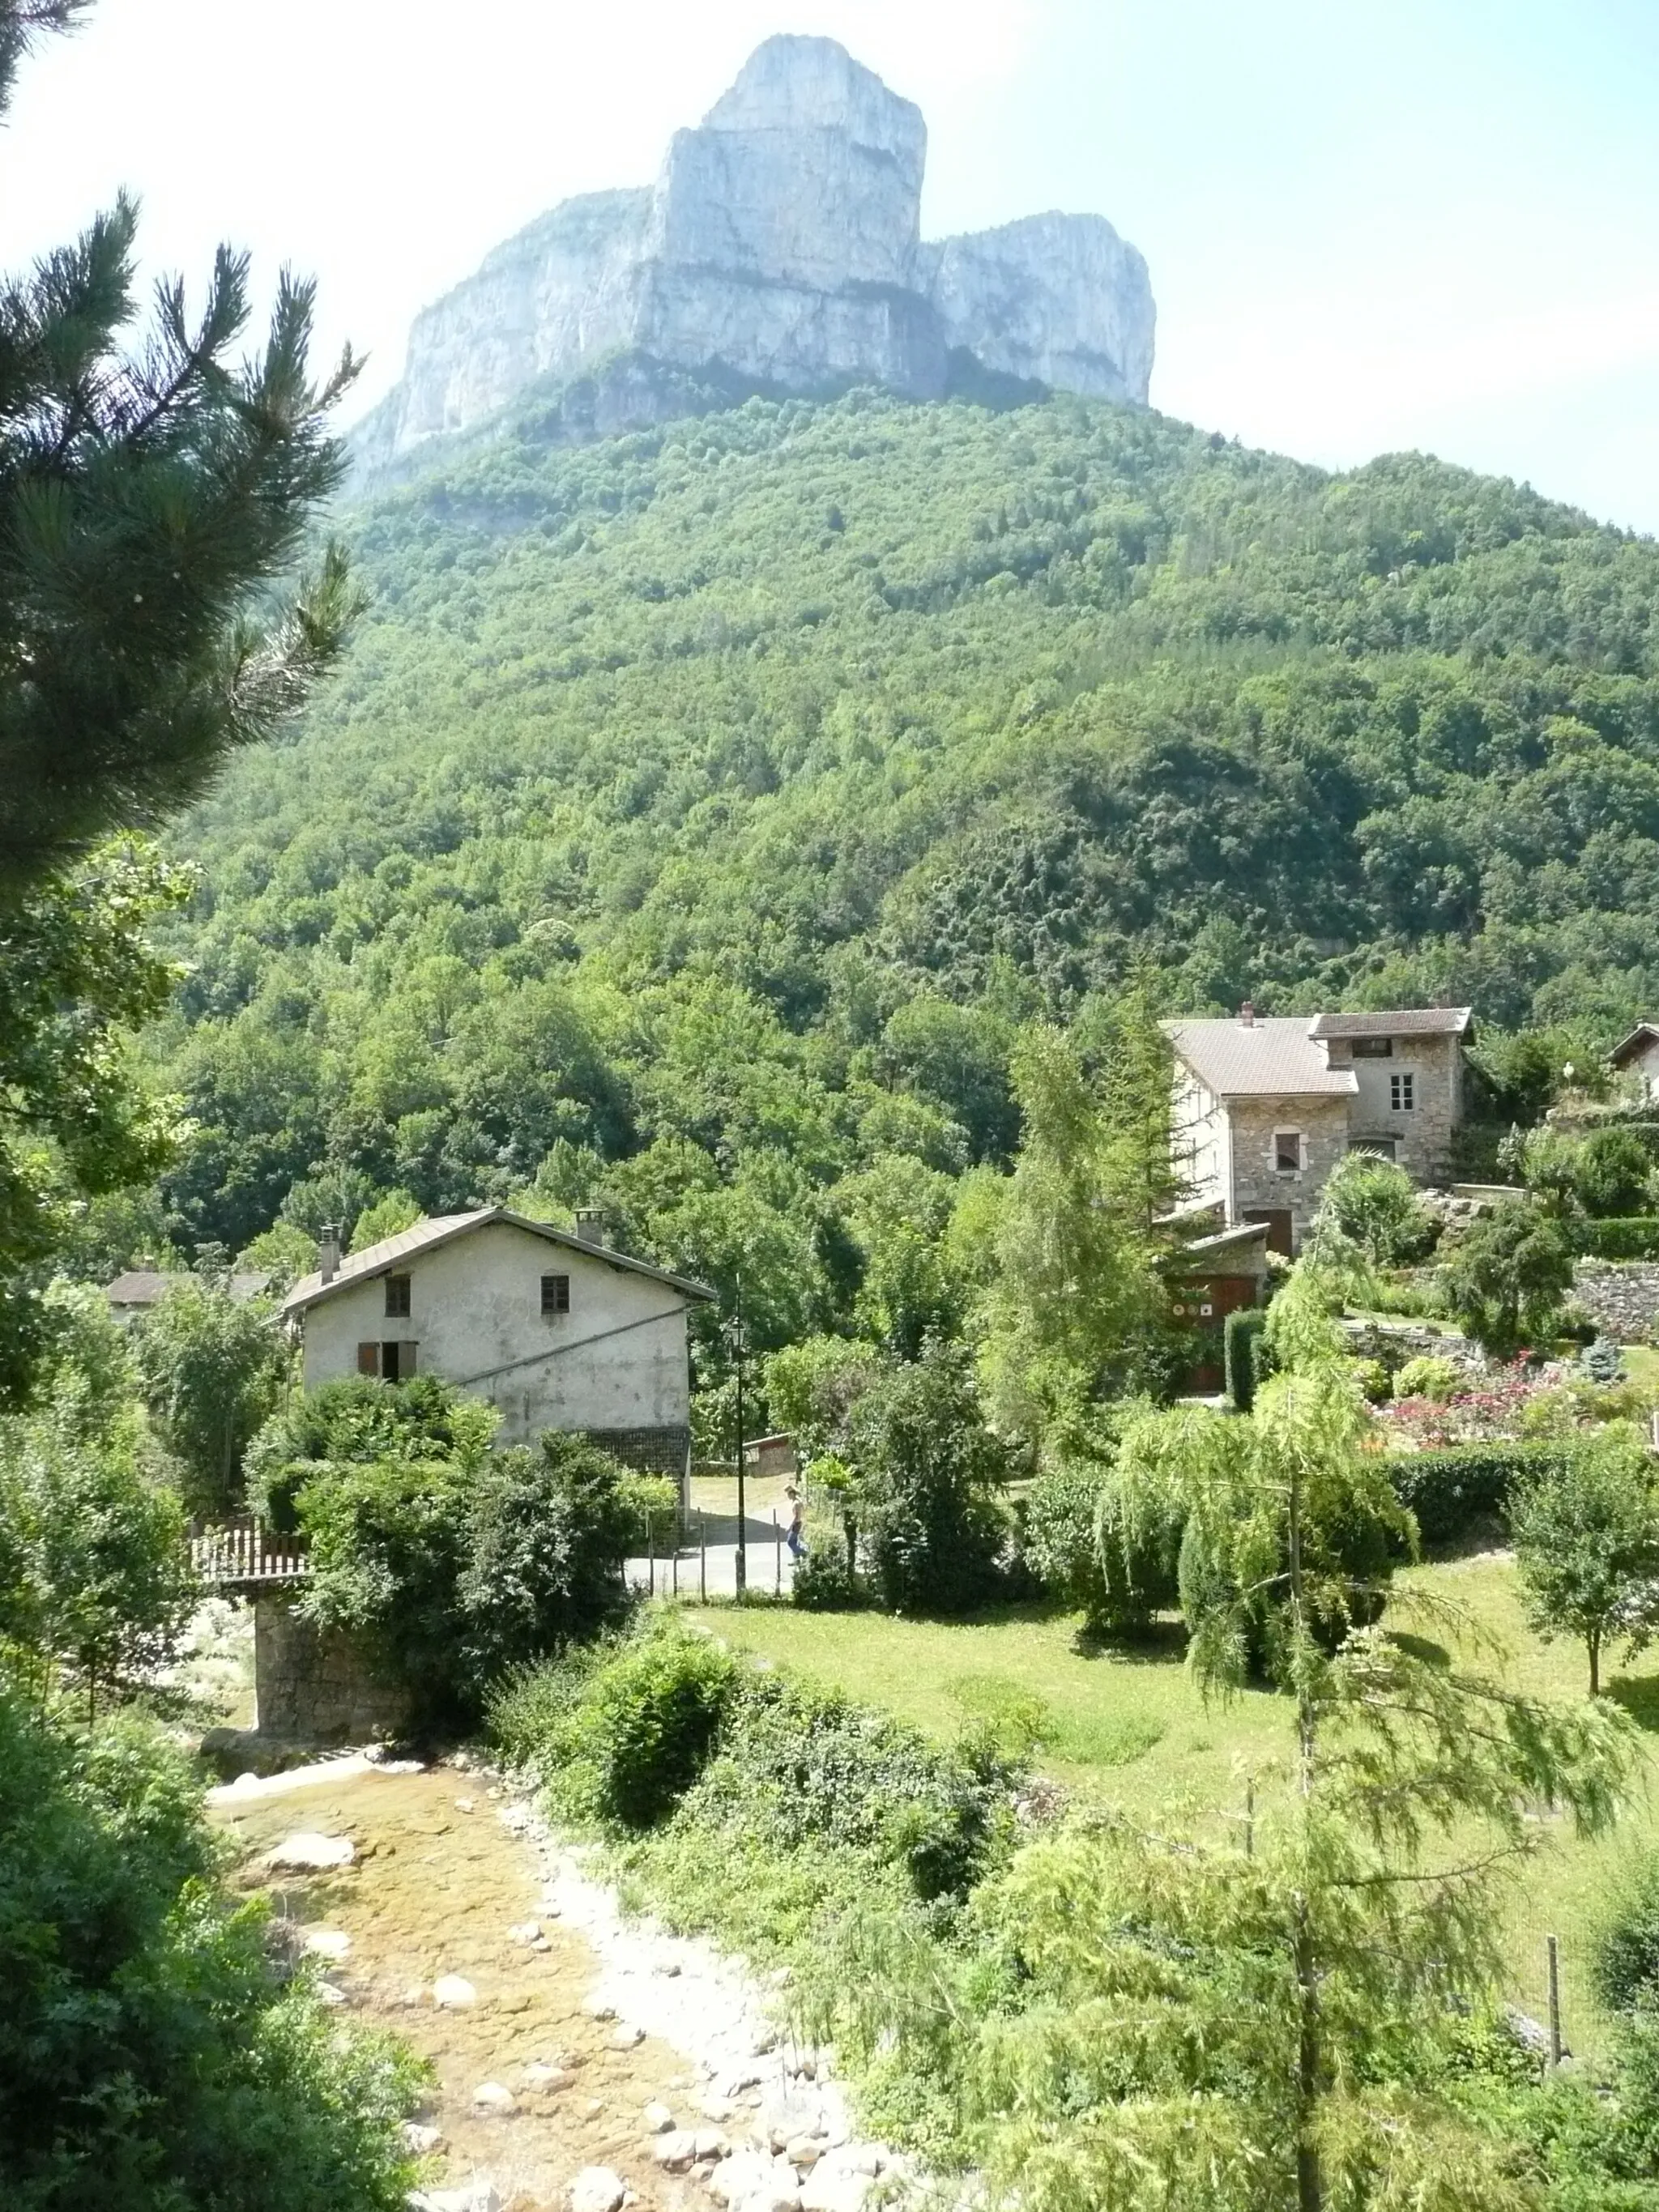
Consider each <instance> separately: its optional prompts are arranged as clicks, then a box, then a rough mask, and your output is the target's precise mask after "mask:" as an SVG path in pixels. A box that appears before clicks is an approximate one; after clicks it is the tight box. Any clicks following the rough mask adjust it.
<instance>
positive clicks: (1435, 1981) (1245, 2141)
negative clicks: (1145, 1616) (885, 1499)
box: [836, 1254, 1632, 2212]
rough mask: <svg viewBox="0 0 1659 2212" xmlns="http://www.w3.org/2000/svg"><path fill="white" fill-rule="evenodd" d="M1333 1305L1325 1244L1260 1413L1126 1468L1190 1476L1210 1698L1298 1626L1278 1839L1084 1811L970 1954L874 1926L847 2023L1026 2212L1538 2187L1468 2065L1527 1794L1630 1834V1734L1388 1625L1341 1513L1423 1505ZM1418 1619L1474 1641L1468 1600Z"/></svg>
mask: <svg viewBox="0 0 1659 2212" xmlns="http://www.w3.org/2000/svg"><path fill="white" fill-rule="evenodd" d="M1317 1256H1318V1255H1317V1254H1316V1257H1317ZM1328 1300H1329V1284H1328V1281H1326V1282H1323V1283H1322V1281H1321V1280H1320V1279H1319V1275H1318V1271H1317V1268H1316V1267H1308V1266H1307V1265H1306V1264H1305V1263H1304V1269H1303V1270H1302V1271H1301V1273H1300V1279H1299V1280H1297V1279H1293V1280H1292V1282H1291V1285H1289V1286H1288V1288H1287V1290H1286V1291H1285V1292H1284V1293H1281V1300H1280V1302H1279V1303H1280V1304H1282V1305H1283V1309H1284V1310H1283V1311H1282V1313H1277V1314H1276V1319H1277V1328H1276V1334H1277V1336H1278V1340H1279V1342H1278V1352H1279V1358H1280V1360H1281V1372H1280V1373H1279V1375H1278V1376H1275V1377H1274V1378H1273V1380H1272V1381H1271V1382H1270V1383H1267V1385H1266V1386H1265V1387H1264V1389H1263V1390H1262V1392H1261V1397H1260V1399H1259V1400H1258V1402H1257V1410H1256V1411H1255V1414H1254V1415H1253V1416H1252V1417H1250V1418H1249V1419H1225V1418H1224V1417H1221V1416H1210V1417H1207V1418H1206V1419H1201V1420H1194V1419H1189V1418H1187V1417H1184V1416H1182V1415H1180V1414H1166V1415H1160V1416H1153V1417H1152V1418H1150V1419H1146V1420H1145V1421H1143V1422H1141V1423H1140V1424H1139V1425H1137V1426H1136V1427H1135V1428H1134V1429H1133V1430H1132V1431H1130V1433H1129V1434H1128V1435H1127V1437H1126V1438H1125V1440H1124V1445H1123V1449H1122V1452H1121V1455H1120V1460H1119V1468H1120V1471H1121V1489H1120V1492H1119V1498H1120V1506H1121V1522H1122V1525H1123V1526H1124V1527H1125V1528H1127V1531H1128V1532H1129V1533H1130V1534H1132V1535H1133V1532H1134V1528H1135V1522H1136V1516H1137V1515H1139V1516H1143V1517H1144V1519H1145V1521H1146V1523H1147V1524H1149V1525H1150V1524H1151V1522H1152V1521H1153V1520H1154V1519H1155V1518H1156V1517H1157V1516H1158V1515H1160V1514H1162V1513H1164V1512H1165V1511H1167V1510H1168V1507H1169V1504H1170V1495H1171V1492H1172V1490H1173V1491H1175V1492H1178V1495H1179V1500H1180V1504H1181V1509H1182V1510H1183V1511H1184V1513H1185V1514H1186V1516H1188V1525H1189V1527H1191V1526H1196V1527H1198V1528H1200V1529H1201V1530H1202V1532H1203V1534H1204V1538H1205V1541H1206V1547H1207V1549H1208V1551H1209V1553H1210V1555H1211V1556H1212V1559H1214V1560H1215V1561H1216V1562H1217V1563H1218V1566H1219V1568H1220V1569H1221V1571H1219V1572H1218V1573H1217V1574H1216V1575H1215V1576H1214V1577H1212V1579H1211V1581H1210V1582H1209V1583H1208V1585H1207V1586H1206V1590H1205V1591H1204V1593H1203V1595H1202V1597H1201V1599H1200V1601H1198V1602H1197V1604H1196V1607H1195V1610H1194V1614H1193V1616H1192V1617H1191V1619H1190V1621H1189V1626H1190V1629H1191V1643H1190V1648H1189V1656H1188V1665H1189V1666H1190V1668H1191V1669H1192V1671H1193V1673H1194V1676H1195V1678H1196V1680H1198V1682H1199V1684H1200V1686H1201V1688H1202V1690H1203V1692H1204V1693H1205V1695H1206V1698H1207V1699H1212V1700H1217V1701H1220V1702H1225V1700H1226V1699H1229V1698H1230V1697H1231V1696H1232V1695H1234V1694H1235V1693H1236V1692H1237V1690H1238V1689H1239V1687H1240V1686H1241V1684H1242V1683H1243V1680H1245V1679H1246V1675H1247V1673H1248V1671H1249V1667H1250V1665H1251V1654H1252V1649H1253V1641H1254V1638H1255V1635H1256V1633H1257V1630H1258V1626H1259V1624H1260V1622H1261V1620H1262V1618H1263V1616H1264V1614H1265V1615H1266V1616H1267V1618H1268V1619H1269V1620H1270V1623H1271V1635H1270V1638H1269V1643H1270V1647H1271V1650H1272V1652H1273V1665H1274V1672H1275V1674H1276V1676H1277V1679H1278V1680H1279V1681H1280V1683H1281V1684H1282V1685H1283V1687H1284V1691H1285V1699H1286V1705H1287V1712H1286V1718H1287V1721H1288V1723H1290V1728H1289V1749H1288V1754H1287V1756H1286V1758H1285V1760H1284V1762H1283V1765H1282V1767H1281V1768H1280V1769H1279V1771H1277V1772H1276V1773H1274V1774H1272V1775H1267V1776H1261V1777H1258V1778H1257V1793H1256V1796H1255V1801H1254V1803H1253V1807H1252V1816H1251V1818H1250V1820H1249V1823H1248V1825H1247V1824H1245V1823H1244V1822H1243V1821H1239V1820H1233V1821H1224V1822H1222V1823H1219V1824H1218V1826H1217V1827H1215V1828H1213V1829H1200V1830H1197V1831H1191V1830H1184V1831H1183V1829H1182V1826H1180V1824H1178V1823H1176V1822H1172V1823H1171V1824H1170V1827H1169V1828H1167V1829H1164V1830H1162V1831H1160V1832H1146V1830H1145V1829H1144V1828H1142V1827H1140V1826H1137V1825H1135V1824H1133V1823H1131V1822H1129V1821H1128V1820H1124V1819H1121V1818H1119V1819H1115V1820H1109V1821H1107V1822H1104V1823H1098V1822H1097V1823H1093V1824H1086V1825H1085V1824H1077V1825H1074V1826H1068V1827H1066V1828H1065V1829H1062V1830H1061V1831H1060V1832H1059V1833H1057V1834H1056V1835H1054V1836H1053V1837H1051V1838H1046V1839H1044V1840H1042V1841H1041V1842H1039V1843H1036V1844H1032V1845H1030V1846H1028V1847H1027V1848H1026V1849H1025V1850H1023V1851H1021V1852H1019V1853H1018V1855H1017V1856H1016V1857H1015V1858H1014V1859H1013V1860H1012V1863H1011V1864H1010V1866H1009V1867H1008V1869H1007V1870H1006V1873H1005V1874H1004V1875H1002V1876H1001V1877H1000V1878H999V1879H998V1880H996V1881H994V1882H993V1883H991V1884H990V1885H989V1886H987V1888H986V1889H985V1890H984V1891H982V1892H981V1894H980V1896H979V1897H978V1898H977V1899H976V1900H975V1905H974V1908H973V1913H972V1920H973V1924H974V1928H975V1933H976V1935H977V1936H978V1942H977V1943H975V1945H973V1946H971V1947H969V1946H963V1947H961V1948H949V1949H947V1948H943V1947H941V1946H939V1944H937V1943H936V1942H929V1941H928V1940H927V1931H926V1930H925V1929H922V1928H921V1926H920V1924H919V1923H903V1922H897V1923H896V1922H895V1921H893V1920H892V1919H891V1918H888V1919H883V1918H881V1917H878V1916H876V1915H873V1914H870V1915H866V1916H864V1917H860V1920H859V1921H858V1922H857V1923H855V1924H854V1926H852V1927H851V1928H849V1929H848V1933H847V1935H846V1937H845V1950H844V1955H843V1956H842V1959H841V1960H840V1961H839V1966H840V1988H841V1990H842V1993H843V1994H842V1995H841V1996H839V1998H838V2000H837V2003H838V2018H837V2022H836V2025H837V2027H838V2028H839V2032H840V2033H842V2035H843V2037H844V2038H846V2039H849V2040H850V2041H852V2042H853V2043H854V2044H857V2043H860V2042H862V2043H863V2044H864V2045H865V2047H866V2049H868V2050H869V2051H872V2052H876V2051H879V2052H881V2053H882V2055H883V2056H882V2063H884V2065H889V2066H890V2065H893V2064H896V2063H911V2064H921V2066H923V2067H924V2068H925V2069H931V2070H933V2071H937V2072H939V2073H941V2074H944V2075H945V2076H946V2077H947V2078H949V2079H950V2081H951V2083H952V2086H953V2087H954V2090H955V2092H956V2094H957V2098H958V2099H959V2100H960V2108H961V2110H962V2111H963V2112H964V2114H965V2115H966V2117H967V2119H968V2124H969V2134H970V2137H971V2139H972V2140H971V2148H972V2152H973V2154H974V2156H975V2159H976V2160H979V2161H981V2162H982V2165H983V2168H984V2171H985V2172H986V2175H987V2181H988V2183H989V2185H990V2187H991V2189H992V2190H993V2191H994V2193H995V2194H996V2196H997V2197H1000V2200H1001V2201H1003V2202H1005V2203H1012V2202H1014V2201H1016V2200H1017V2201H1018V2203H1019V2204H1020V2205H1021V2207H1022V2208H1024V2212H1079V2208H1081V2207H1084V2206H1087V2207H1090V2208H1091V2212H1154V2208H1156V2212H1176V2208H1179V2212H1224V2208H1225V2212H1284V2208H1285V2207H1289V2206H1294V2207H1296V2208H1297V2212H1330V2208H1334V2207H1342V2208H1345V2212H1346V2208H1353V2212H1358V2208H1361V2207H1363V2208H1365V2209H1366V2212H1390V2209H1391V2208H1396V2207H1398V2208H1401V2212H1405V2208H1407V2207H1410V2208H1412V2212H1499V2209H1500V2208H1503V2212H1509V2208H1518V2207H1520V2206H1522V2205H1523V2204H1526V2203H1531V2202H1533V2201H1534V2198H1533V2197H1532V2195H1531V2193H1530V2192H1529V2191H1528V2185H1527V2181H1526V2176H1525V2174H1524V2172H1523V2171H1522V2168H1521V2166H1520V2164H1519V2160H1518V2154H1516V2150H1515V2148H1514V2146H1512V2145H1510V2144H1508V2143H1505V2142H1500V2141H1499V2140H1498V2139H1497V2137H1496V2136H1495V2135H1494V2134H1493V2133H1492V2131H1491V2130H1487V2129H1486V2128H1483V2127H1482V2125H1481V2124H1480V2123H1479V2121H1478V2120H1477V2119H1474V2118H1469V2117H1468V2116H1467V2113H1466V2112H1465V2109H1464V2108H1463V2107H1462V2106H1460V2104H1459V2103H1458V2101H1457V2100H1456V2098H1455V2094H1454V2093H1452V2092H1451V2090H1450V2088H1449V2080H1450V2077H1451V2076H1452V2075H1454V2073H1455V2070H1456V2060H1455V2052H1456V2050H1457V2048H1458V2046H1459V2042H1460V2038H1463V2037H1465V2036H1466V2035H1467V2033H1468V2030H1467V2021H1468V2017H1469V2015H1470V2013H1471V2010H1472V2009H1475V2008H1479V2007H1480V2005H1481V2004H1482V2002H1483V2001H1487V2000H1490V1999H1492V1998H1493V1997H1494V1996H1495V1994H1496V1991H1497V1990H1498V1987H1499V1986H1500V1982H1499V1977H1500V1974H1501V1960H1500V1955H1499V1948H1498V1927H1499V1911H1500V1905H1501V1902H1502V1893H1503V1889H1504V1885H1505V1884H1506V1883H1510V1882H1513V1881H1516V1880H1517V1879H1519V1878H1520V1877H1522V1875H1524V1872H1525V1869H1527V1867H1528V1863H1529V1861H1530V1859H1531V1857H1532V1856H1533V1854H1534V1853H1535V1852H1536V1851H1537V1850H1540V1849H1541V1848H1543V1845H1542V1844H1541V1840H1540V1825H1539V1824H1538V1823H1537V1822H1536V1821H1535V1820H1531V1819H1528V1811H1529V1809H1531V1808H1535V1807H1536V1806H1537V1805H1538V1804H1540V1803H1544V1804H1553V1805H1555V1806H1558V1807H1560V1808H1565V1811H1566V1813H1567V1814H1568V1815H1569V1816H1570V1817H1571V1820H1572V1821H1573V1822H1574V1824H1575V1825H1576V1826H1577V1828H1578V1829H1579V1830H1580V1831H1581V1832H1595V1831H1597V1830H1599V1829H1601V1828H1602V1827H1604V1826H1606V1825H1607V1823H1608V1822H1609V1821H1610V1820H1612V1819H1613V1815H1614V1813H1615V1810H1616V1808H1617V1804H1618V1800H1619V1794H1620V1786H1621V1783H1622V1780H1623V1777H1624V1775H1625V1773H1626V1769H1627V1766H1628V1763H1629V1760H1630V1758H1631V1748H1630V1747H1631V1741H1632V1736H1631V1731H1630V1729H1629V1726H1628V1723H1627V1722H1626V1719H1625V1717H1624V1716H1623V1715H1622V1714H1619V1713H1617V1712H1615V1711H1613V1710H1612V1709H1611V1708H1610V1707H1608V1706H1607V1705H1589V1706H1583V1705H1577V1706H1574V1705H1551V1704H1544V1703H1540V1702H1537V1701H1534V1700H1531V1699H1526V1698H1523V1697H1521V1696H1518V1695H1516V1693H1514V1692H1511V1691H1510V1690H1509V1689H1507V1688H1505V1687H1504V1686H1503V1684H1502V1683H1501V1681H1499V1680H1494V1679H1492V1678H1490V1677H1489V1676H1487V1675H1486V1674H1482V1673H1480V1672H1478V1671H1475V1669H1474V1668H1471V1667H1466V1666H1464V1665H1463V1664H1461V1663H1459V1662H1455V1661H1454V1660H1452V1659H1449V1658H1447V1657H1445V1656H1443V1654H1442V1653H1440V1652H1438V1651H1437V1650H1436V1648H1435V1646H1434V1645H1432V1644H1427V1643H1426V1642H1425V1643H1419V1642H1416V1641H1414V1640H1403V1639H1401V1638H1398V1637H1396V1636H1395V1635H1394V1634H1391V1633H1389V1632H1386V1631H1385V1630H1384V1629H1383V1627H1382V1626H1380V1625H1379V1624H1378V1623H1377V1621H1376V1619H1375V1618H1374V1615H1375V1613H1376V1607H1377V1603H1378V1601H1379V1598H1380V1595H1381V1591H1380V1589H1379V1587H1378V1584H1377V1583H1376V1579H1375V1578H1374V1577H1370V1576H1367V1575H1364V1574H1360V1573H1356V1572H1355V1571H1353V1570H1352V1568H1351V1567H1350V1566H1348V1565H1346V1564H1345V1560H1344V1547H1343V1544H1342V1541H1341V1540H1340V1532H1341V1530H1342V1529H1343V1528H1344V1527H1345V1526H1346V1525H1347V1524H1349V1523H1350V1522H1352V1521H1353V1520H1354V1519H1355V1518H1356V1517H1358V1516H1365V1515H1373V1516H1379V1517H1383V1518H1386V1519H1389V1520H1391V1521H1392V1522H1394V1523H1395V1525H1396V1526H1398V1525H1399V1522H1401V1520H1403V1517H1404V1516H1401V1515H1400V1512H1399V1509H1398V1508H1397V1507H1395V1506H1394V1505H1392V1504H1391V1502H1389V1501H1385V1500H1384V1498H1383V1497H1382V1495H1381V1488H1380V1486H1381V1485H1382V1482H1383V1478H1382V1474H1381V1468H1380V1464H1379V1458H1378V1455H1376V1454H1375V1453H1373V1452H1371V1451H1370V1450H1369V1449H1367V1448H1366V1447H1367V1443H1368V1441H1369V1439H1368V1437H1367V1434H1366V1420H1367V1416H1366V1413H1365V1411H1364V1406H1363V1404H1362V1403H1361V1401H1360V1399H1359V1397H1358V1393H1357V1391H1356V1389H1355V1388H1354V1386H1353V1383H1352V1380H1351V1378H1350V1376H1349V1374H1348V1372H1347V1370H1346V1368H1345V1366H1344V1364H1343V1363H1342V1359H1341V1355H1340V1344H1339V1341H1338V1340H1337V1338H1336V1334H1335V1331H1334V1328H1332V1326H1331V1324H1330V1322H1329V1321H1328V1318H1327V1316H1326V1307H1327V1305H1328ZM1402 1533H1403V1534H1406V1535H1407V1536H1408V1535H1409V1534H1410V1531H1409V1529H1408V1528H1407V1529H1405V1530H1403V1531H1402ZM1396 1605H1397V1607H1398V1601H1396ZM1399 1609H1400V1610H1401V1611H1403V1609H1404V1608H1403V1607H1400V1608H1399ZM1419 1610H1420V1611H1421V1612H1422V1613H1425V1615H1426V1616H1427V1619H1428V1620H1429V1621H1430V1623H1431V1625H1432V1626H1434V1627H1435V1629H1436V1631H1437V1633H1438V1634H1439V1635H1441V1636H1442V1637H1443V1638H1446V1640H1447V1642H1448V1643H1449V1644H1451V1645H1452V1646H1454V1647H1457V1646H1458V1645H1459V1644H1460V1640H1461V1641H1462V1643H1463V1644H1464V1645H1465V1646H1467V1644H1468V1632H1467V1626H1466V1625H1465V1624H1462V1623H1461V1622H1459V1621H1458V1620H1456V1619H1455V1617H1453V1616H1452V1615H1450V1614H1449V1613H1448V1611H1447V1609H1446V1608H1444V1607H1427V1606H1426V1605H1421V1606H1420V1607H1419ZM1344 1624H1346V1628H1345V1627H1344ZM1477 1656H1479V1655H1478V1647H1477Z"/></svg>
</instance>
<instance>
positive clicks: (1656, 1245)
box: [1566, 1213, 1659, 1260]
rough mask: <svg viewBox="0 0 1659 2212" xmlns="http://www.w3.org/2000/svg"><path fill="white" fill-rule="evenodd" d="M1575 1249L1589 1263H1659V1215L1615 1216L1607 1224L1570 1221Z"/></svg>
mask: <svg viewBox="0 0 1659 2212" xmlns="http://www.w3.org/2000/svg"><path fill="white" fill-rule="evenodd" d="M1566 1226H1567V1237H1568V1240H1569V1242H1570V1243H1571V1246H1572V1249H1573V1250H1574V1251H1575V1252H1576V1253H1577V1254H1578V1255H1579V1256H1580V1257H1581V1258H1583V1259H1587V1260H1659V1213H1624V1214H1615V1215H1613V1216H1612V1217H1611V1218H1608V1219H1607V1220H1606V1221H1570V1222H1569V1223H1568V1224H1567V1225H1566Z"/></svg>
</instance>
